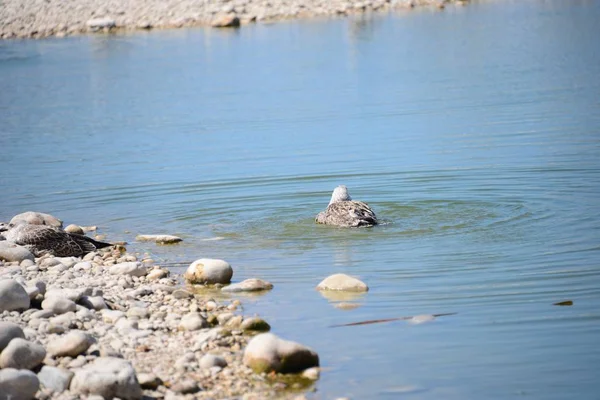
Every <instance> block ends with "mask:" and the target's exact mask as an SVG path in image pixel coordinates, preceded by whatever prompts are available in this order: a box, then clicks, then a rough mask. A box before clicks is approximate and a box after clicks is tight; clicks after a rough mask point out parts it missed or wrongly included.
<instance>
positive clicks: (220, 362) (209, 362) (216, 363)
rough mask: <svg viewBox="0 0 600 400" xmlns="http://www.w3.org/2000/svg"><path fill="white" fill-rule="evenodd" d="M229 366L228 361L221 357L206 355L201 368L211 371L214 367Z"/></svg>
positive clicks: (202, 359)
mask: <svg viewBox="0 0 600 400" xmlns="http://www.w3.org/2000/svg"><path fill="white" fill-rule="evenodd" d="M226 366H227V361H226V360H225V359H224V358H223V357H221V356H216V355H214V354H205V355H203V356H202V358H201V359H200V368H203V369H209V368H212V367H221V368H225V367H226Z"/></svg>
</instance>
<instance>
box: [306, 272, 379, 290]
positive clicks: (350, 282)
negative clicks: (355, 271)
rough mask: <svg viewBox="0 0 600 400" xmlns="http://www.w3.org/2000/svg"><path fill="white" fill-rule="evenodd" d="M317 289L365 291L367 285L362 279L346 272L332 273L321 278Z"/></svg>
mask: <svg viewBox="0 0 600 400" xmlns="http://www.w3.org/2000/svg"><path fill="white" fill-rule="evenodd" d="M317 290H341V291H346V292H366V291H368V290H369V287H368V286H367V285H366V284H365V283H364V282H362V281H359V280H358V279H356V278H353V277H351V276H348V275H346V274H334V275H331V276H328V277H327V278H325V279H323V280H322V281H321V283H319V285H317Z"/></svg>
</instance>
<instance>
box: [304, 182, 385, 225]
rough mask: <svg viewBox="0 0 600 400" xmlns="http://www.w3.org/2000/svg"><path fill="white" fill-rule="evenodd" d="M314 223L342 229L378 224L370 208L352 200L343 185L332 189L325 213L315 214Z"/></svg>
mask: <svg viewBox="0 0 600 400" xmlns="http://www.w3.org/2000/svg"><path fill="white" fill-rule="evenodd" d="M315 222H316V223H317V224H326V225H337V226H342V227H357V226H373V225H377V224H378V223H379V221H378V220H377V216H376V215H375V212H374V211H373V210H372V209H371V207H369V205H368V204H367V203H363V202H362V201H356V200H352V197H350V194H349V193H348V188H347V187H346V186H344V185H340V186H338V187H336V188H335V189H334V191H333V193H332V195H331V200H330V201H329V205H328V206H327V208H326V209H325V211H321V212H320V213H319V214H317V217H316V218H315Z"/></svg>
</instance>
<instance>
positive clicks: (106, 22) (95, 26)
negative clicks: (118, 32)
mask: <svg viewBox="0 0 600 400" xmlns="http://www.w3.org/2000/svg"><path fill="white" fill-rule="evenodd" d="M85 24H86V25H87V27H88V28H89V29H90V30H92V31H97V30H99V29H111V28H114V27H116V26H117V23H116V22H115V20H114V19H112V18H106V17H105V18H92V19H90V20H88V21H87V22H86V23H85Z"/></svg>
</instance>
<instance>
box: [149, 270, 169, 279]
mask: <svg viewBox="0 0 600 400" xmlns="http://www.w3.org/2000/svg"><path fill="white" fill-rule="evenodd" d="M167 276H169V271H168V270H166V269H159V268H156V269H153V270H151V271H150V272H149V273H148V275H146V279H148V280H151V281H157V280H159V279H162V278H166V277H167Z"/></svg>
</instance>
